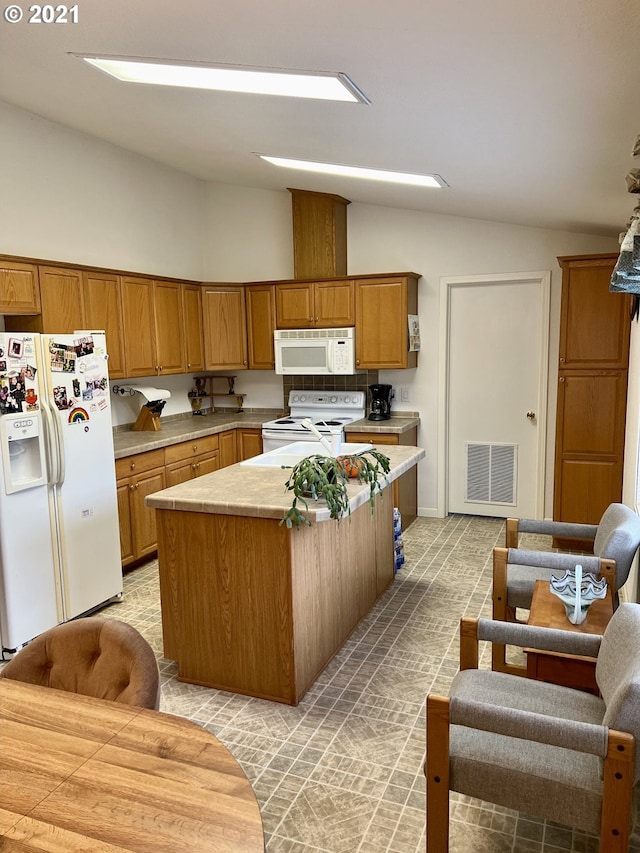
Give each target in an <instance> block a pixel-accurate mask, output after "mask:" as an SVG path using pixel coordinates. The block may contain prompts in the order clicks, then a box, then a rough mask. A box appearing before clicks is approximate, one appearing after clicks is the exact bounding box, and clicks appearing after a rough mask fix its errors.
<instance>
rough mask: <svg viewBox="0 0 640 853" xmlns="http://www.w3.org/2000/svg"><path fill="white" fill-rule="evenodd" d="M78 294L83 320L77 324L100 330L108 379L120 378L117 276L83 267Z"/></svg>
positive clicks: (121, 342) (121, 356)
mask: <svg viewBox="0 0 640 853" xmlns="http://www.w3.org/2000/svg"><path fill="white" fill-rule="evenodd" d="M82 294H83V303H84V322H83V323H82V326H81V328H84V329H94V330H98V329H101V330H103V331H104V333H105V335H106V340H107V353H108V355H109V362H108V369H109V379H122V378H123V377H124V376H126V373H125V366H124V338H123V333H122V301H121V295H120V276H119V275H116V274H111V273H100V272H87V271H85V272H83V274H82Z"/></svg>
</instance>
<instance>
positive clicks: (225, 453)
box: [218, 429, 238, 468]
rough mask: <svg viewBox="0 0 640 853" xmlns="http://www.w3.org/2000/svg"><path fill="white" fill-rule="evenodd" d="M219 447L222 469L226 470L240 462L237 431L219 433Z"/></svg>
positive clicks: (230, 430) (229, 430)
mask: <svg viewBox="0 0 640 853" xmlns="http://www.w3.org/2000/svg"><path fill="white" fill-rule="evenodd" d="M218 445H219V448H220V467H221V468H226V467H227V466H228V465H233V464H235V463H236V462H237V461H238V451H237V442H236V430H235V429H228V430H225V431H224V432H219V433H218Z"/></svg>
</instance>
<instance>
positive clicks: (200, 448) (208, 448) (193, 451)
mask: <svg viewBox="0 0 640 853" xmlns="http://www.w3.org/2000/svg"><path fill="white" fill-rule="evenodd" d="M218 445H219V440H218V436H217V435H205V437H204V438H194V439H192V440H191V441H181V442H180V444H171V445H170V446H169V447H165V449H164V459H165V462H166V464H167V465H170V464H171V463H172V462H180V461H182V460H183V459H190V458H191V457H192V456H199V455H200V454H201V453H213V452H214V451H216V450H217V449H218Z"/></svg>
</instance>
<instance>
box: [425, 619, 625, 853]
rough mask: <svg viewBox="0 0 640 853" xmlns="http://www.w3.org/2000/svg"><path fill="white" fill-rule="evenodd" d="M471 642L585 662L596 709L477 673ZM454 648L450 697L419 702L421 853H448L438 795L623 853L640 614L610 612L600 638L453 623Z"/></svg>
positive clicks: (498, 675) (535, 685) (529, 684)
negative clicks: (456, 662)
mask: <svg viewBox="0 0 640 853" xmlns="http://www.w3.org/2000/svg"><path fill="white" fill-rule="evenodd" d="M478 640H489V641H491V642H493V641H496V642H499V643H503V644H504V643H508V644H510V645H520V646H528V647H529V648H538V649H547V650H549V651H556V652H560V653H565V654H580V655H590V656H596V657H597V664H596V679H597V682H598V686H599V688H600V692H601V694H602V698H600V697H597V696H594V695H591V694H588V693H583V692H581V691H579V690H573V689H571V688H568V687H560V686H558V685H555V684H547V683H545V682H541V681H534V680H532V679H527V678H519V677H517V676H514V675H509V674H506V673H502V672H492V671H487V670H478V669H477V665H478ZM460 648H461V652H460V672H459V673H458V674H457V675H456V676H455V678H454V679H453V682H452V686H451V691H450V697H449V698H445V697H441V696H429V697H428V699H427V761H426V766H425V770H426V775H427V853H446V851H447V850H448V849H449V848H448V836H449V791H450V790H451V791H457V792H459V793H461V794H465V795H467V796H470V797H475V798H477V799H481V800H484V801H488V802H491V803H496V804H498V805H501V806H503V807H506V808H509V809H515V810H518V811H524V812H526V813H527V814H529V815H533V816H536V817H538V818H539V819H546V820H550V821H554V822H557V823H561V824H565V825H570V826H572V827H575V828H578V829H582V830H584V831H586V832H590V833H594V834H599V835H600V850H601V853H605V851H606V853H626V851H627V848H628V842H629V834H630V822H631V808H632V789H633V786H634V784H636V783H637V782H638V781H639V780H640V760H639V757H638V754H636V749H635V741H636V740H637V739H638V737H640V605H638V604H622V605H620V607H619V608H618V610H617V611H616V612H615V613H614V615H613V618H612V619H611V621H610V622H609V624H608V626H607V628H606V631H605V634H604V636H600V635H589V634H580V633H575V632H569V631H557V630H551V629H548V628H536V627H531V626H528V625H522V624H518V623H508V622H495V621H492V620H486V619H479V620H473V619H463V620H462V623H461V646H460Z"/></svg>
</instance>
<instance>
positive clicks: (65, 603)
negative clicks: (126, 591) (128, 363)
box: [0, 332, 122, 652]
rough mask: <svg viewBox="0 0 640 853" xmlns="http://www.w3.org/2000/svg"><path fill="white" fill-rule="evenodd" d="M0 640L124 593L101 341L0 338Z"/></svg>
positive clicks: (12, 641) (10, 647) (80, 335)
mask: <svg viewBox="0 0 640 853" xmlns="http://www.w3.org/2000/svg"><path fill="white" fill-rule="evenodd" d="M0 462H1V465H2V467H1V470H0V639H1V641H2V648H3V651H10V652H13V651H16V650H17V649H19V648H20V647H21V646H23V645H24V644H25V643H27V642H28V641H29V640H32V639H33V638H34V637H36V636H38V634H41V633H42V632H43V631H45V630H47V629H48V628H51V627H53V626H54V625H57V624H59V623H60V622H66V621H67V620H69V619H73V618H74V617H75V616H79V615H81V614H83V613H87V612H88V611H90V610H94V609H95V608H96V607H98V606H100V605H101V604H103V603H105V602H107V601H108V600H110V599H111V598H114V597H116V596H120V595H122V567H121V562H120V534H119V528H118V509H117V496H116V481H115V463H114V455H113V434H112V428H111V413H110V400H109V378H108V372H107V352H106V346H105V337H104V334H100V333H92V332H76V333H74V334H72V335H26V334H23V333H11V332H4V333H0Z"/></svg>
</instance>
